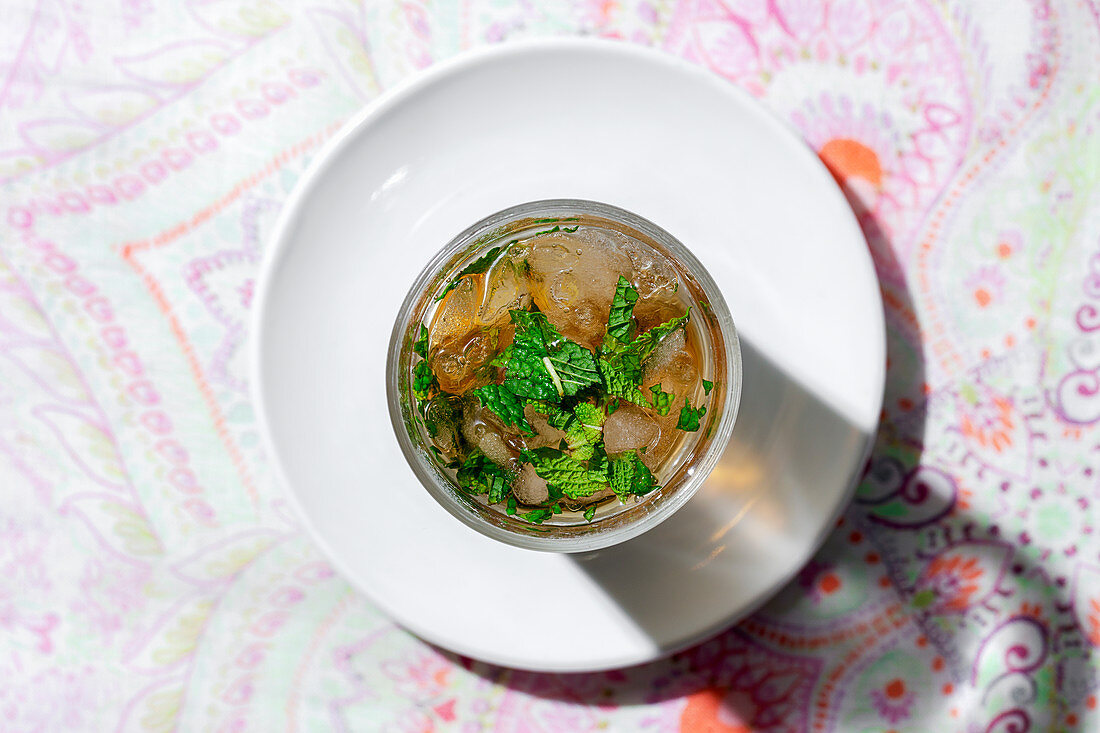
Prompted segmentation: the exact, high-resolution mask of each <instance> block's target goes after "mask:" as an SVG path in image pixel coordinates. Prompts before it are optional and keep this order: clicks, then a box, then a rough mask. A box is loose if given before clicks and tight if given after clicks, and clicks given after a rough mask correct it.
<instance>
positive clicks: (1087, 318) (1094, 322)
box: [1076, 303, 1100, 333]
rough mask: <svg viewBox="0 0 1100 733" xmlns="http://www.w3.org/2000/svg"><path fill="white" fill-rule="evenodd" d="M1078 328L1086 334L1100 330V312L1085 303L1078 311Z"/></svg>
mask: <svg viewBox="0 0 1100 733" xmlns="http://www.w3.org/2000/svg"><path fill="white" fill-rule="evenodd" d="M1076 320H1077V327H1078V328H1080V329H1081V330H1082V331H1084V332H1085V333H1088V332H1090V331H1096V330H1100V310H1097V308H1096V306H1094V305H1092V304H1091V303H1085V304H1084V305H1083V306H1081V307H1080V308H1078V309H1077V316H1076Z"/></svg>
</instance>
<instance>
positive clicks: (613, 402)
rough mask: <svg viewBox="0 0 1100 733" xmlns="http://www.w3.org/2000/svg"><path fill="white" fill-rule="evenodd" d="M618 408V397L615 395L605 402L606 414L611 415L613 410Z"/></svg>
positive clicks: (613, 412)
mask: <svg viewBox="0 0 1100 733" xmlns="http://www.w3.org/2000/svg"><path fill="white" fill-rule="evenodd" d="M618 409H619V399H618V398H617V397H616V398H615V399H613V400H611V401H610V402H608V403H607V416H608V417H611V416H612V415H614V414H615V410H618Z"/></svg>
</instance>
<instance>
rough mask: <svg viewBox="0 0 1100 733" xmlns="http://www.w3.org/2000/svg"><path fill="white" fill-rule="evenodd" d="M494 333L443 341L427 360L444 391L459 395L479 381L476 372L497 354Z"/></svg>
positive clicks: (474, 334)
mask: <svg viewBox="0 0 1100 733" xmlns="http://www.w3.org/2000/svg"><path fill="white" fill-rule="evenodd" d="M497 342H498V339H497V332H496V331H495V330H492V331H478V332H476V333H473V334H471V335H470V336H469V337H467V338H466V339H459V340H456V341H446V342H444V343H442V344H441V345H440V346H439V347H438V348H436V349H435V350H434V351H433V352H432V353H431V355H430V357H429V363H430V364H431V367H432V371H433V372H435V378H436V379H438V380H439V386H440V388H441V389H442V390H443V391H444V392H450V393H452V394H462V393H463V392H465V391H466V390H467V389H469V388H470V387H472V386H473V385H474V384H475V382H477V381H478V374H479V370H480V369H481V368H482V367H484V366H485V365H486V364H488V363H489V362H490V361H491V360H492V358H493V356H494V355H495V354H496V352H497Z"/></svg>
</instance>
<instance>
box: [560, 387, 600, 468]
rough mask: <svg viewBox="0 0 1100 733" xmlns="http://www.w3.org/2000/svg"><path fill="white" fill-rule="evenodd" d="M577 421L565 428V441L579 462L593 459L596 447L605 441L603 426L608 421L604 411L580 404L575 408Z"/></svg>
mask: <svg viewBox="0 0 1100 733" xmlns="http://www.w3.org/2000/svg"><path fill="white" fill-rule="evenodd" d="M573 415H574V416H575V419H574V420H572V421H571V422H570V423H568V424H567V426H566V428H565V439H566V441H567V444H568V446H569V450H570V451H571V453H570V455H572V456H573V458H575V459H576V460H578V461H587V460H588V459H589V458H591V457H592V455H593V453H594V451H595V447H596V445H597V444H598V443H599V442H600V441H602V440H603V430H602V426H603V424H604V421H605V420H607V415H605V414H604V411H603V410H601V409H600V408H598V407H596V406H595V405H593V404H590V403H588V402H580V403H578V404H577V405H576V406H575V407H574V408H573Z"/></svg>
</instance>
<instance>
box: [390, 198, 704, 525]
mask: <svg viewBox="0 0 1100 733" xmlns="http://www.w3.org/2000/svg"><path fill="white" fill-rule="evenodd" d="M700 294H701V290H700V288H699V287H698V284H697V283H696V282H695V280H694V279H693V277H692V275H691V273H689V272H685V270H684V268H683V267H682V266H681V265H680V264H679V263H677V262H676V260H675V259H674V258H673V257H671V256H670V255H669V254H668V253H667V252H665V251H662V250H661V248H660V247H659V246H658V245H657V244H656V243H655V242H653V241H652V240H651V239H649V238H648V237H647V236H645V235H644V234H642V233H641V232H639V231H637V230H635V229H633V228H632V227H630V226H627V225H623V224H622V223H621V222H615V221H613V220H609V219H606V218H601V217H593V216H564V217H557V218H555V217H550V218H542V219H529V220H522V221H519V222H514V223H512V224H511V225H510V226H509V227H506V228H504V229H502V230H500V231H497V232H492V233H490V234H489V235H487V236H483V237H482V238H481V239H480V240H479V241H478V242H476V243H475V244H474V245H473V246H471V247H470V248H468V249H467V250H466V251H464V252H462V253H461V254H460V255H458V256H456V257H452V258H451V260H450V261H448V262H446V263H444V265H443V267H442V271H441V272H440V273H439V276H437V277H436V278H435V280H434V281H433V282H432V283H431V284H430V285H429V287H428V288H427V289H426V291H425V292H424V293H423V294H422V295H421V298H420V303H419V307H418V308H417V312H418V314H419V316H420V317H419V318H418V319H416V320H414V322H413V323H412V324H411V327H410V328H409V329H408V331H407V334H406V338H405V343H404V347H405V348H404V349H403V350H402V362H403V368H404V369H405V370H407V371H406V372H405V384H406V385H407V387H408V389H409V392H410V394H409V395H407V399H408V402H409V405H410V407H414V409H412V410H410V411H409V412H410V413H411V414H412V415H414V417H413V418H412V419H411V420H406V426H407V428H408V429H409V430H410V433H411V434H412V435H413V437H414V439H415V440H416V441H418V442H419V443H420V444H421V445H422V446H423V447H424V448H425V449H426V450H427V452H428V455H429V456H430V457H431V458H430V460H432V461H433V462H434V463H435V465H436V468H437V470H438V471H440V472H441V473H442V474H443V475H444V476H446V478H447V479H448V480H449V481H450V482H451V483H452V484H453V485H454V486H455V487H457V488H458V489H459V492H460V493H461V495H462V496H463V497H464V498H465V499H466V500H468V501H470V502H476V503H477V504H479V505H480V507H481V509H482V510H488V511H489V512H491V513H492V514H494V515H496V516H498V518H499V519H500V520H502V521H513V522H514V521H518V522H524V523H527V524H529V525H535V526H540V527H541V526H563V525H565V526H569V525H585V524H588V523H592V522H597V523H598V522H602V521H604V520H606V519H610V518H613V517H616V516H618V515H620V514H622V513H623V512H624V511H626V510H627V509H629V508H631V507H635V506H637V505H638V504H640V503H645V502H648V501H650V499H651V498H653V497H655V496H659V495H660V494H661V493H662V492H665V491H667V490H669V489H668V488H666V487H668V486H670V484H677V483H682V482H683V479H684V477H685V476H687V475H690V473H691V471H692V465H691V464H692V462H693V460H694V458H695V457H696V452H697V451H696V450H695V448H696V447H697V445H698V444H699V443H700V439H701V438H702V437H704V436H706V435H707V434H708V433H709V432H710V431H712V430H713V429H714V427H715V425H716V420H717V416H718V414H719V413H720V412H721V410H722V408H723V405H722V400H723V393H722V392H721V390H719V391H717V392H715V391H714V389H713V387H714V383H715V381H717V380H722V379H724V378H725V359H724V356H725V354H724V350H723V349H722V348H721V347H722V342H721V339H722V336H721V334H720V332H719V329H718V328H717V327H716V324H715V323H714V317H713V314H712V313H711V312H710V304H709V303H708V302H707V300H706V298H701V297H699V295H700ZM716 346H717V347H718V348H716ZM505 517H508V518H509V519H508V520H504V518H505Z"/></svg>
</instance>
